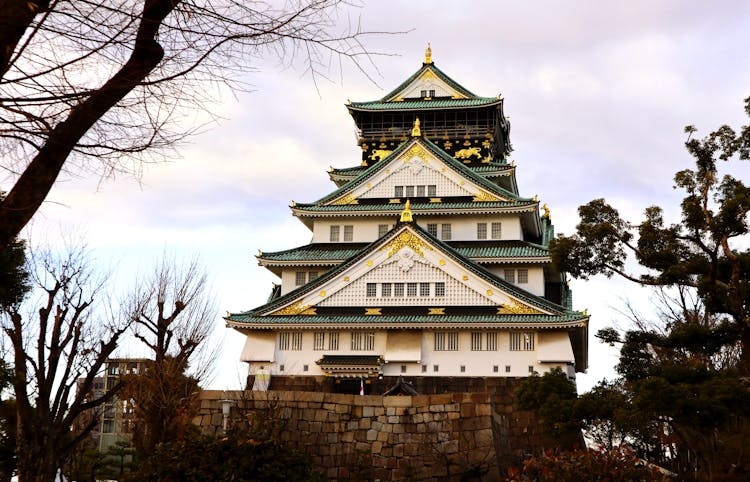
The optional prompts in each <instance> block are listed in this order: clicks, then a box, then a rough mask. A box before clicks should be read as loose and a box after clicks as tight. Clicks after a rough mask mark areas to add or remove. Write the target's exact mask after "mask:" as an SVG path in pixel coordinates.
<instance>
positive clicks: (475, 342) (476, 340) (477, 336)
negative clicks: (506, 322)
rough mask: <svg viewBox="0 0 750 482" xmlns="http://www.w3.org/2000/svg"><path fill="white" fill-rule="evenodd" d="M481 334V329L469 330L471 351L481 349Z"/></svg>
mask: <svg viewBox="0 0 750 482" xmlns="http://www.w3.org/2000/svg"><path fill="white" fill-rule="evenodd" d="M482 335H483V333H482V332H481V331H473V332H471V351H480V350H481V349H482V338H483V336H482Z"/></svg>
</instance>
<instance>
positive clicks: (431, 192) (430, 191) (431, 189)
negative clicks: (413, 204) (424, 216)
mask: <svg viewBox="0 0 750 482" xmlns="http://www.w3.org/2000/svg"><path fill="white" fill-rule="evenodd" d="M427 195H428V196H437V185H435V184H428V185H427Z"/></svg>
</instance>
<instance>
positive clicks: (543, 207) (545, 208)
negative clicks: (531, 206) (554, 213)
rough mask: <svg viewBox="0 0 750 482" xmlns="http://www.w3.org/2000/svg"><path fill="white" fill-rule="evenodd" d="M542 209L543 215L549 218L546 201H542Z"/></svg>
mask: <svg viewBox="0 0 750 482" xmlns="http://www.w3.org/2000/svg"><path fill="white" fill-rule="evenodd" d="M542 211H544V214H543V217H545V218H548V219H551V217H550V215H549V208H548V207H547V203H544V205H543V206H542Z"/></svg>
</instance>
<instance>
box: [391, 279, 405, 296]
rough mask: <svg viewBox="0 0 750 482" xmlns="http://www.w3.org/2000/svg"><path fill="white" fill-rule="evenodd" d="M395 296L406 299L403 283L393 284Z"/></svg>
mask: <svg viewBox="0 0 750 482" xmlns="http://www.w3.org/2000/svg"><path fill="white" fill-rule="evenodd" d="M393 296H395V297H396V298H403V297H404V284H403V283H393Z"/></svg>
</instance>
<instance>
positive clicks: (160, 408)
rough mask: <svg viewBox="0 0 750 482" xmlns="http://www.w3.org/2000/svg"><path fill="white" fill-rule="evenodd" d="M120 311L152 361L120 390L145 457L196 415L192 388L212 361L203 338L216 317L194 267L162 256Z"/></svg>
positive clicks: (203, 279)
mask: <svg viewBox="0 0 750 482" xmlns="http://www.w3.org/2000/svg"><path fill="white" fill-rule="evenodd" d="M126 309H127V311H128V314H129V316H130V318H131V321H132V322H133V329H134V335H135V337H136V338H137V339H138V340H140V341H141V342H143V343H144V344H145V345H146V346H147V347H148V349H149V351H150V352H151V356H152V359H153V363H152V364H151V365H150V366H149V367H148V368H147V370H146V372H145V373H144V374H142V375H139V376H137V377H135V378H134V379H132V380H131V382H132V383H130V384H129V386H128V387H127V388H126V394H127V395H128V396H129V397H130V398H132V399H133V400H134V402H135V404H134V406H135V425H134V440H133V441H134V444H135V446H136V449H138V451H139V452H140V453H141V454H149V453H151V451H152V450H153V448H154V447H155V446H156V444H158V443H160V442H166V441H169V440H173V439H175V438H177V437H179V436H180V435H181V432H182V431H184V430H186V429H188V427H189V426H190V423H191V420H192V416H193V415H194V414H195V413H197V408H198V407H197V401H198V389H199V388H198V384H199V382H200V381H201V379H203V378H205V376H206V375H207V374H208V373H209V372H210V369H211V361H212V359H213V353H212V352H211V346H210V344H209V343H207V340H208V338H209V335H210V334H211V332H212V331H213V328H214V326H215V323H216V322H217V321H218V320H219V319H220V317H219V311H218V308H217V306H216V303H215V300H214V297H213V294H212V293H211V291H210V289H209V286H208V280H207V276H206V273H205V271H204V269H203V268H202V267H201V265H200V263H199V262H198V261H197V260H192V261H191V262H189V263H186V264H185V265H184V266H180V265H179V263H178V262H176V261H175V260H174V259H171V258H169V257H166V256H165V257H164V258H163V259H162V262H161V264H160V265H159V266H157V267H156V269H155V270H154V272H153V273H152V274H151V276H150V277H149V278H147V279H146V280H145V281H143V282H141V283H139V285H138V286H137V287H136V289H135V290H134V291H133V294H132V295H131V296H130V299H129V301H128V303H127V308H126Z"/></svg>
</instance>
